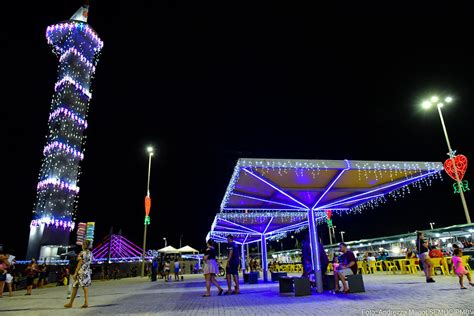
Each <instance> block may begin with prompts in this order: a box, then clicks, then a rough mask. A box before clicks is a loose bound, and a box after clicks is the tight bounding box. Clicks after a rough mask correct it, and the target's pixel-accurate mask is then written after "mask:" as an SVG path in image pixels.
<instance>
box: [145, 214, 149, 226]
mask: <svg viewBox="0 0 474 316" xmlns="http://www.w3.org/2000/svg"><path fill="white" fill-rule="evenodd" d="M145 225H150V216H145Z"/></svg>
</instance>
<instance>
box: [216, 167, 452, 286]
mask: <svg viewBox="0 0 474 316" xmlns="http://www.w3.org/2000/svg"><path fill="white" fill-rule="evenodd" d="M442 170H443V165H442V164H441V163H440V162H393V161H385V162H384V161H356V160H353V161H349V160H287V159H239V160H238V162H237V165H236V166H235V169H234V173H233V175H232V178H231V180H230V183H229V185H228V188H227V191H226V193H225V195H224V199H223V201H222V204H221V212H220V213H219V214H218V215H217V217H216V218H215V220H214V223H213V225H212V227H211V231H210V233H209V234H208V238H215V239H216V241H218V242H223V241H224V240H223V238H222V237H223V236H224V235H225V233H226V232H227V231H229V233H232V234H237V233H238V235H237V236H238V237H237V238H238V240H237V242H238V243H240V244H246V243H250V242H258V241H260V242H261V244H262V268H263V270H264V273H263V276H264V280H265V281H267V278H268V276H267V264H266V262H267V258H266V245H265V243H266V239H267V236H271V235H270V234H266V231H265V230H262V227H264V226H265V223H266V225H269V226H268V229H270V227H271V225H272V221H273V220H271V218H278V217H279V216H280V215H281V214H284V215H286V216H287V217H288V218H289V219H290V220H287V221H286V222H285V225H286V226H285V225H283V226H282V227H280V228H278V229H277V232H278V233H285V231H286V232H288V231H291V230H294V228H295V226H292V225H294V224H295V223H293V222H292V220H291V218H292V217H293V218H295V219H296V218H298V216H301V218H303V217H304V220H303V219H302V220H301V221H300V222H299V223H300V224H299V226H297V229H302V228H304V227H308V228H309V232H310V234H309V235H310V244H311V251H312V261H313V267H314V268H315V271H316V281H317V282H316V283H317V288H318V292H322V279H321V267H320V263H319V251H318V245H317V243H316V240H317V234H318V233H317V224H318V222H320V221H321V220H322V219H324V218H325V217H324V214H325V211H326V210H332V212H333V213H336V214H349V213H358V212H361V211H362V210H364V209H366V208H373V207H376V206H378V205H379V204H381V203H385V202H386V201H387V199H393V200H397V199H399V198H402V197H403V196H405V195H406V194H408V193H410V192H411V191H412V190H414V189H415V190H418V189H419V190H421V189H422V187H423V186H429V185H431V181H432V180H434V179H440V178H441V171H442ZM303 213H304V214H306V215H305V216H303ZM255 214H258V215H255ZM291 214H294V216H291ZM296 214H298V216H296ZM255 216H257V217H259V218H261V219H260V220H261V224H260V225H259V226H258V225H257V226H258V227H256V226H255V225H254V224H252V221H251V220H249V221H248V222H247V220H242V219H240V218H252V217H255ZM232 217H235V218H237V219H239V220H236V221H234V220H232ZM285 227H286V229H285ZM264 229H266V226H265V228H264ZM255 232H258V233H259V234H257V233H255ZM264 232H265V233H264ZM247 234H248V237H247ZM259 237H260V238H259Z"/></svg>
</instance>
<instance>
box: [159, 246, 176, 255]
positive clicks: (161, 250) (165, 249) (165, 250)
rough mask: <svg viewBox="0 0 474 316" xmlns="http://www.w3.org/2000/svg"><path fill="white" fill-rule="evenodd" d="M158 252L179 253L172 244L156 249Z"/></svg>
mask: <svg viewBox="0 0 474 316" xmlns="http://www.w3.org/2000/svg"><path fill="white" fill-rule="evenodd" d="M158 252H161V253H166V254H175V253H179V251H178V249H176V248H175V247H173V246H167V247H165V248H161V249H158Z"/></svg>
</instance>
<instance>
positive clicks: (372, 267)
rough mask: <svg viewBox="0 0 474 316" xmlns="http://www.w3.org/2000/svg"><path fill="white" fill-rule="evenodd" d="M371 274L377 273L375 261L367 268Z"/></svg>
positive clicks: (370, 262)
mask: <svg viewBox="0 0 474 316" xmlns="http://www.w3.org/2000/svg"><path fill="white" fill-rule="evenodd" d="M367 269H368V270H369V272H370V273H375V271H376V270H377V266H376V265H375V261H369V266H368V267H367Z"/></svg>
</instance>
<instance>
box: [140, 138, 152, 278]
mask: <svg viewBox="0 0 474 316" xmlns="http://www.w3.org/2000/svg"><path fill="white" fill-rule="evenodd" d="M146 151H147V152H148V180H147V183H146V196H145V223H144V225H143V226H144V228H143V253H142V269H141V276H142V277H144V276H145V252H146V229H147V226H148V225H149V224H150V216H149V215H150V208H151V197H150V174H151V157H152V156H153V147H151V146H148V147H147V149H146Z"/></svg>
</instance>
